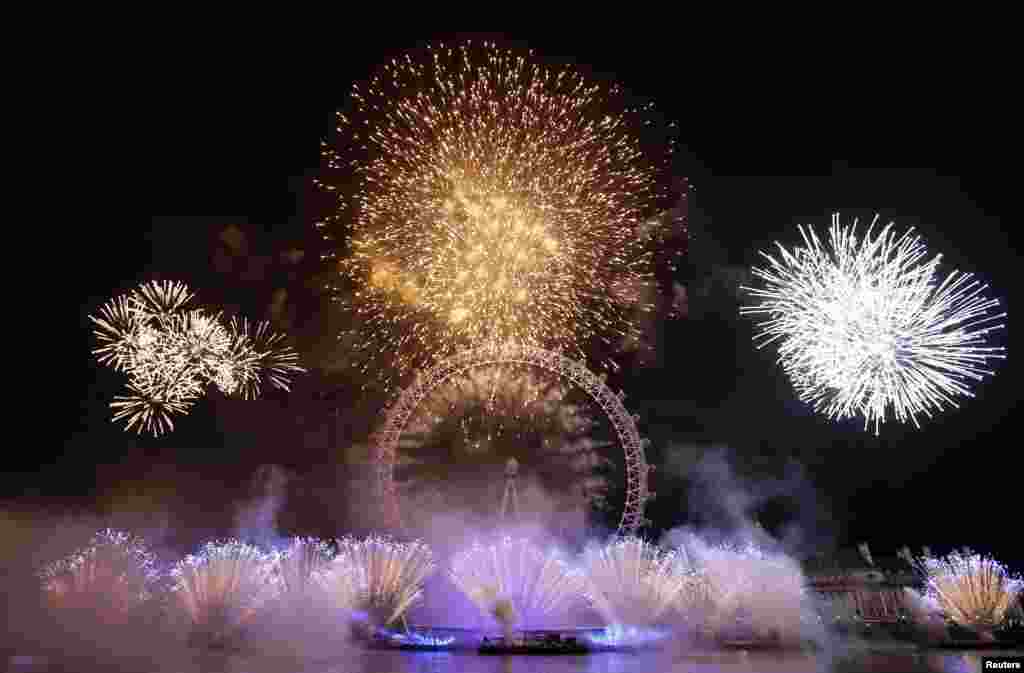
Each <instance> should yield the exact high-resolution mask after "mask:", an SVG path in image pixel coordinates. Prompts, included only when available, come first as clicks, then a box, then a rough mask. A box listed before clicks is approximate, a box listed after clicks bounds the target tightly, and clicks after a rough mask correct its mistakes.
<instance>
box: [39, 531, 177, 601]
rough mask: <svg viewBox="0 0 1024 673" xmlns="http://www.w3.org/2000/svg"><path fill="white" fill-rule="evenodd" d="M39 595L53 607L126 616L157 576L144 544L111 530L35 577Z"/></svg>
mask: <svg viewBox="0 0 1024 673" xmlns="http://www.w3.org/2000/svg"><path fill="white" fill-rule="evenodd" d="M40 577H41V578H42V581H43V589H44V591H45V593H46V595H47V597H48V598H49V599H50V601H51V602H52V603H53V604H54V605H56V606H58V607H65V606H70V607H75V606H78V607H82V606H99V605H103V606H107V607H110V608H113V610H114V611H115V612H118V613H123V614H128V613H130V612H132V611H133V610H135V609H136V608H138V607H139V606H140V605H142V604H143V603H144V602H145V601H147V600H148V599H150V598H152V597H153V595H154V593H155V589H156V584H157V582H158V581H159V577H160V573H159V571H158V570H157V567H156V557H155V556H154V554H153V553H152V552H151V551H150V550H149V547H148V546H147V544H146V542H145V541H144V540H142V539H141V538H138V537H136V536H134V535H132V534H130V533H126V532H124V531H117V530H112V529H109V528H107V529H104V530H101V531H99V532H97V533H96V534H95V535H94V536H93V537H92V539H91V540H90V541H89V543H88V544H87V545H86V546H85V547H83V548H82V549H78V550H76V551H75V552H73V553H72V554H71V555H69V556H67V557H66V558H63V559H60V560H59V561H56V562H54V563H51V564H49V565H47V566H46V567H45V568H43V569H42V571H41V572H40Z"/></svg>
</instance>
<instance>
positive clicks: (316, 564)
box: [272, 537, 334, 599]
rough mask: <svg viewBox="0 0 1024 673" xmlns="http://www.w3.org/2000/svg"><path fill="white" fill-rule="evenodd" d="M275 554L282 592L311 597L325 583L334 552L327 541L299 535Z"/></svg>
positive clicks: (303, 597)
mask: <svg viewBox="0 0 1024 673" xmlns="http://www.w3.org/2000/svg"><path fill="white" fill-rule="evenodd" d="M272 556H273V558H274V563H275V566H276V572H277V575H278V578H279V581H280V588H281V592H282V594H284V595H287V596H290V597H294V598H298V599H308V598H309V597H310V595H311V594H316V593H318V592H319V589H320V587H321V586H322V585H323V582H324V575H325V574H326V573H327V571H328V569H329V568H330V563H331V559H332V558H334V552H333V550H332V549H331V547H330V545H329V544H327V543H326V542H324V541H323V540H318V539H316V538H305V537H296V538H293V539H292V540H291V541H290V542H289V544H288V546H287V547H285V548H284V549H283V550H281V551H277V552H275V553H274V554H273V555H272Z"/></svg>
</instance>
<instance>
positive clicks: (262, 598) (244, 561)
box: [171, 540, 281, 640]
mask: <svg viewBox="0 0 1024 673" xmlns="http://www.w3.org/2000/svg"><path fill="white" fill-rule="evenodd" d="M276 565H277V564H276V563H275V558H274V556H273V555H272V554H267V553H264V552H263V551H261V550H260V549H259V548H258V547H254V546H252V545H249V544H245V543H243V542H239V541H238V540H226V541H223V542H208V543H207V544H206V545H205V546H204V547H203V548H202V549H201V550H200V552H199V553H198V554H193V555H189V556H186V557H185V558H184V559H182V560H181V561H179V562H178V563H177V564H176V565H175V566H174V568H173V569H172V570H171V578H172V580H173V585H172V592H173V595H174V596H175V597H176V599H177V603H178V605H179V607H180V608H181V609H182V610H183V611H184V612H185V614H186V615H187V616H188V618H189V619H190V621H191V622H192V625H193V628H194V633H198V634H205V635H207V636H209V637H211V638H212V639H214V640H219V639H221V638H224V637H226V636H228V635H229V634H231V633H232V632H234V631H236V630H237V629H238V628H240V627H241V626H243V625H245V624H246V623H248V622H249V621H250V620H251V619H252V617H253V616H254V615H255V614H257V613H258V612H259V611H260V610H261V609H262V608H263V607H264V606H265V605H266V604H267V603H268V602H270V601H272V600H273V599H274V598H276V597H277V596H278V595H279V593H280V590H281V581H280V578H279V577H278V576H277V574H276V573H275V567H276Z"/></svg>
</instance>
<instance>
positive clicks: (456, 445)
mask: <svg viewBox="0 0 1024 673" xmlns="http://www.w3.org/2000/svg"><path fill="white" fill-rule="evenodd" d="M572 392H573V391H572V389H571V388H569V387H566V386H565V385H563V384H562V382H561V381H560V380H559V379H558V378H557V377H554V376H551V375H549V374H547V373H546V372H542V371H541V370H539V369H537V368H532V367H522V366H515V365H490V366H486V367H477V368H474V369H470V370H468V371H465V372H461V373H459V374H458V375H455V376H452V377H451V378H449V379H448V380H447V381H445V382H444V383H443V384H442V385H440V386H438V387H437V388H436V389H435V390H434V391H432V392H431V394H430V395H428V396H427V397H426V399H424V400H423V401H422V402H421V404H420V406H419V407H418V409H417V411H416V413H415V414H414V415H413V416H412V418H411V419H410V422H409V424H408V426H407V429H406V431H405V432H404V433H403V435H402V439H401V441H400V444H399V449H400V455H399V458H398V462H399V467H398V469H397V472H396V477H397V479H398V481H399V484H400V488H401V492H402V494H403V497H406V498H409V499H410V502H409V509H412V508H413V507H414V505H413V503H414V502H418V501H420V500H421V499H434V498H437V499H443V500H444V502H445V503H446V506H448V507H451V508H453V509H459V510H463V511H473V512H475V513H477V514H481V515H489V514H493V503H492V502H490V500H489V499H488V498H486V496H485V493H484V492H483V491H484V487H483V485H482V482H481V479H480V475H481V474H482V473H488V472H489V473H490V474H493V475H497V476H496V477H495V478H500V475H501V474H502V473H503V471H504V467H505V464H506V461H507V460H508V459H509V458H511V457H514V458H515V459H516V460H517V461H520V462H521V463H522V464H523V465H524V472H525V471H526V470H529V473H530V475H531V478H533V477H537V478H538V479H539V481H540V483H541V485H542V487H543V488H544V489H545V491H546V492H548V493H549V494H551V495H555V494H557V495H558V500H559V506H562V507H576V506H579V505H580V504H581V502H582V504H586V502H587V501H590V502H591V503H594V504H598V503H599V502H601V500H602V498H603V497H604V496H605V494H606V492H607V490H608V482H607V479H606V478H605V477H604V476H603V475H601V474H599V471H598V469H597V468H603V467H604V466H605V465H606V464H608V463H610V461H609V460H608V459H607V458H606V457H604V455H603V450H604V449H605V448H607V447H608V446H610V445H611V442H604V441H599V438H597V437H595V435H598V434H600V431H601V430H602V429H603V428H600V427H599V425H598V422H597V421H596V420H595V419H594V418H593V417H592V415H591V411H592V409H591V407H590V405H589V404H588V403H587V402H585V401H583V400H582V399H577V398H576V397H574V396H573V395H572ZM453 483H457V484H458V485H459V486H458V488H452V487H451V485H452V484H453ZM581 492H582V496H581ZM583 498H585V500H584V499H583Z"/></svg>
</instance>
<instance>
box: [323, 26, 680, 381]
mask: <svg viewBox="0 0 1024 673" xmlns="http://www.w3.org/2000/svg"><path fill="white" fill-rule="evenodd" d="M351 103H352V111H351V113H350V114H348V115H346V114H342V113H339V116H338V131H339V133H338V138H337V142H336V143H335V144H334V145H333V146H331V145H328V144H327V143H325V144H324V148H323V156H324V160H325V166H326V169H327V171H328V173H330V172H333V171H339V176H343V177H339V178H338V180H337V183H338V184H341V183H342V180H345V181H351V170H353V169H354V170H355V174H356V178H357V179H356V184H357V187H356V188H355V189H354V190H348V189H344V188H342V189H339V188H338V184H335V183H332V182H330V180H331V178H330V177H329V176H328V175H325V179H324V180H317V185H318V186H319V187H322V188H324V189H325V190H327V191H329V192H331V193H332V194H335V195H337V209H336V210H335V211H334V212H333V213H331V214H330V215H328V216H327V217H325V218H322V219H321V221H319V222H318V223H317V226H318V227H319V228H320V229H321V231H322V233H323V235H324V237H325V238H327V239H328V240H334V237H338V238H339V240H340V239H344V242H345V243H344V245H345V248H346V249H344V250H336V251H334V252H331V253H329V254H328V255H327V256H326V257H327V258H328V259H332V260H336V261H337V270H338V272H339V276H338V277H337V278H336V280H335V281H332V282H331V284H330V285H329V286H328V289H330V290H333V291H336V292H337V295H338V296H345V297H347V298H348V297H350V299H346V301H347V304H348V305H347V308H349V309H350V310H351V311H353V312H354V313H355V314H357V315H358V316H359V317H360V319H361V321H362V325H361V327H360V338H359V339H358V341H357V343H358V345H359V348H360V349H361V350H363V351H365V352H366V355H367V356H369V357H368V359H369V360H372V356H374V355H376V354H379V353H382V352H385V351H386V352H388V353H389V357H391V355H392V354H395V355H396V356H397V372H394V371H393V370H392V368H391V367H373V366H371V364H370V363H369V361H367V362H366V363H365V364H364V369H365V370H366V371H367V372H368V373H376V372H377V370H379V372H380V373H379V376H380V377H382V379H383V380H385V383H389V381H390V380H391V379H392V378H394V375H395V374H396V373H397V374H399V375H401V374H404V373H406V372H408V371H410V370H411V369H415V368H419V367H422V366H424V365H425V364H427V363H428V362H430V361H431V360H432V359H433V358H437V357H444V356H447V355H450V354H451V353H452V352H454V351H455V350H457V349H461V348H465V347H479V346H484V345H488V344H492V343H504V342H508V341H513V342H517V343H522V344H531V345H536V346H540V347H544V348H549V349H554V350H561V351H566V352H571V353H573V354H574V355H576V356H579V355H581V354H582V353H584V352H586V350H587V349H586V348H585V346H586V344H587V343H588V342H590V341H591V340H593V339H600V340H604V341H605V342H606V343H608V344H612V343H617V342H618V341H620V340H621V338H622V337H623V336H625V335H629V334H632V333H633V332H635V331H636V328H635V326H634V325H633V324H632V322H631V319H630V315H631V311H632V309H633V308H634V307H633V306H632V305H627V302H628V301H629V297H630V296H632V295H636V294H641V293H638V292H634V293H632V295H631V294H630V293H627V294H626V295H623V293H622V292H615V291H613V289H614V288H622V287H633V288H639V287H641V286H643V285H646V284H651V283H653V274H652V270H651V266H652V255H651V254H650V251H645V250H644V242H645V241H646V240H648V239H649V238H650V237H649V236H642V235H640V234H641V233H642V231H641V230H642V228H643V227H644V226H646V223H647V220H648V218H649V217H650V216H652V215H653V214H655V212H656V210H657V208H658V207H659V206H661V205H663V204H662V203H661V201H662V200H663V199H664V197H666V196H667V190H662V188H661V187H659V183H658V181H657V179H656V178H657V176H658V174H659V169H660V166H659V165H658V164H659V160H657V159H654V160H652V159H651V158H650V157H647V156H646V155H645V153H644V152H643V151H642V150H641V146H640V143H639V141H638V135H637V133H635V132H634V131H638V130H639V129H640V128H641V125H642V123H643V120H644V118H645V115H647V114H649V112H650V110H651V107H650V106H647V107H644V108H642V109H628V108H626V106H625V104H624V98H623V94H622V91H621V90H619V89H618V87H615V86H601V85H598V84H596V83H593V82H590V81H588V80H587V79H586V78H584V77H583V76H582V75H580V74H579V73H577V72H575V71H574V70H572V69H570V68H565V69H562V70H551V69H548V68H545V67H543V66H541V65H539V64H538V63H536V62H534V60H533V56H532V54H529V53H523V54H519V53H517V52H514V51H506V50H502V49H499V48H497V47H495V46H494V45H493V44H487V43H484V44H483V45H472V44H468V43H467V44H462V45H460V46H458V47H450V46H448V47H446V46H444V45H438V46H433V47H429V48H428V50H427V52H426V54H425V55H424V56H423V57H413V56H412V55H407V56H406V57H404V58H402V59H396V60H394V61H392V62H391V63H390V64H388V65H387V66H385V67H384V69H383V72H381V73H380V74H378V75H377V76H376V77H375V78H374V79H372V80H371V81H370V82H369V83H368V84H367V85H365V86H358V85H357V86H354V87H353V89H352V92H351ZM666 150H668V148H667V147H666ZM668 154H669V152H668V151H666V152H665V158H667V156H668ZM663 191H664V192H665V193H662V192H663ZM348 288H354V290H349V289H348ZM350 291H351V292H352V294H351V295H349V294H348V293H349V292H350ZM389 385H390V384H389Z"/></svg>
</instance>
